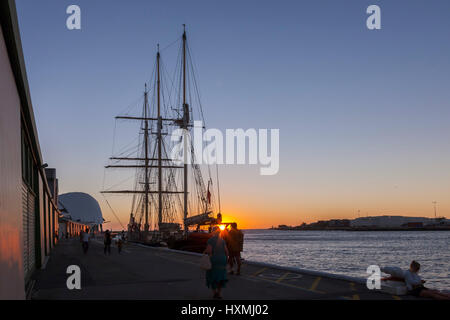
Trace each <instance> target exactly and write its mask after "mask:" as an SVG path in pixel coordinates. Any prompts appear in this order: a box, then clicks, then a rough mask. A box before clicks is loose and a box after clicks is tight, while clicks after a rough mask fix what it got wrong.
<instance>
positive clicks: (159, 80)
mask: <svg viewBox="0 0 450 320" xmlns="http://www.w3.org/2000/svg"><path fill="white" fill-rule="evenodd" d="M159 60H160V54H159V44H158V53H157V54H156V65H157V74H158V80H157V87H158V101H157V103H158V130H157V135H158V227H159V228H160V229H161V224H162V152H161V144H162V141H161V140H162V134H161V130H162V118H161V100H160V99H161V76H160V71H159Z"/></svg>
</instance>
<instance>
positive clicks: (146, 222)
mask: <svg viewBox="0 0 450 320" xmlns="http://www.w3.org/2000/svg"><path fill="white" fill-rule="evenodd" d="M147 105H148V92H147V84H145V92H144V119H145V120H144V123H145V125H144V149H145V156H144V159H145V160H144V161H145V187H144V190H145V193H144V213H145V226H144V231H145V232H148V229H149V228H148V191H149V182H148V162H149V159H148V117H147Z"/></svg>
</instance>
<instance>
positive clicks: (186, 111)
mask: <svg viewBox="0 0 450 320" xmlns="http://www.w3.org/2000/svg"><path fill="white" fill-rule="evenodd" d="M188 119H189V107H188V106H187V104H186V25H185V24H183V126H184V147H183V157H184V169H183V173H184V188H183V191H184V220H183V221H184V232H185V234H187V231H188V230H187V224H186V218H187V216H188V165H187V149H188V138H189V136H188V133H187V130H188Z"/></svg>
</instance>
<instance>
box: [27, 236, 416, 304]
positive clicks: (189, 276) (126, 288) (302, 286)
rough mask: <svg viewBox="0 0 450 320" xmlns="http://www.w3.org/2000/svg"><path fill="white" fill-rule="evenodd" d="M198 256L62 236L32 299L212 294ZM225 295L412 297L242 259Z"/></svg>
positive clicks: (202, 296) (37, 278)
mask: <svg viewBox="0 0 450 320" xmlns="http://www.w3.org/2000/svg"><path fill="white" fill-rule="evenodd" d="M198 264H199V257H198V256H195V255H190V254H185V253H180V252H176V251H173V250H167V249H165V248H152V247H145V246H142V245H138V244H126V245H125V246H124V249H123V251H122V254H120V255H119V254H118V252H117V247H115V246H112V248H111V255H110V256H107V255H104V253H103V244H102V242H101V241H99V240H91V242H90V248H89V251H88V253H87V254H86V255H84V254H83V252H82V249H81V244H80V242H79V241H78V239H69V240H63V241H62V242H60V243H59V244H58V245H57V246H56V248H55V250H54V251H53V253H52V255H51V256H50V259H49V261H48V263H47V265H46V268H45V269H43V270H40V271H39V272H38V273H37V274H36V275H35V277H34V278H35V281H36V282H35V285H34V291H33V294H32V299H183V300H184V299H188V300H190V299H194V300H197V299H199V300H203V299H210V298H211V296H212V294H211V291H210V290H209V289H208V288H207V287H206V285H205V272H204V271H203V270H201V269H200V268H199V266H198ZM69 265H78V266H79V267H80V269H81V289H80V290H76V289H74V290H69V289H68V288H67V286H66V280H67V278H68V277H69V274H66V269H67V267H68V266H69ZM223 296H224V298H225V299H236V300H241V299H242V300H245V299H252V300H254V299H256V300H267V299H351V300H360V299H389V300H392V299H395V300H400V299H411V298H413V297H408V296H403V297H398V296H393V295H390V294H385V293H382V292H374V291H369V290H368V289H367V288H366V287H365V286H364V285H361V284H358V283H355V282H351V281H345V280H338V279H331V278H327V277H323V276H322V277H321V276H314V275H308V274H302V273H298V272H294V271H292V270H286V269H284V268H281V267H280V268H273V267H261V266H258V265H252V264H246V263H244V264H243V266H242V275H241V276H236V275H230V276H229V282H228V284H227V287H226V288H225V289H224V291H223Z"/></svg>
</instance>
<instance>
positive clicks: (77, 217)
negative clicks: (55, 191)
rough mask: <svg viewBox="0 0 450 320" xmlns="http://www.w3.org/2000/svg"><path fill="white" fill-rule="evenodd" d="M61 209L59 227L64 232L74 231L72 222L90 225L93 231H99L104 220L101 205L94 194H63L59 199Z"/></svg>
mask: <svg viewBox="0 0 450 320" xmlns="http://www.w3.org/2000/svg"><path fill="white" fill-rule="evenodd" d="M58 208H59V210H60V211H61V218H60V219H59V229H60V232H61V233H62V234H65V233H69V234H70V233H72V230H71V229H70V222H72V221H73V222H76V223H81V224H83V225H86V226H89V228H90V230H91V231H99V227H100V226H101V225H102V223H103V222H104V219H103V216H102V211H101V210H100V206H99V204H98V202H97V200H95V199H94V198H93V197H92V196H90V195H89V194H87V193H83V192H70V193H65V194H61V195H60V196H59V200H58Z"/></svg>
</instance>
